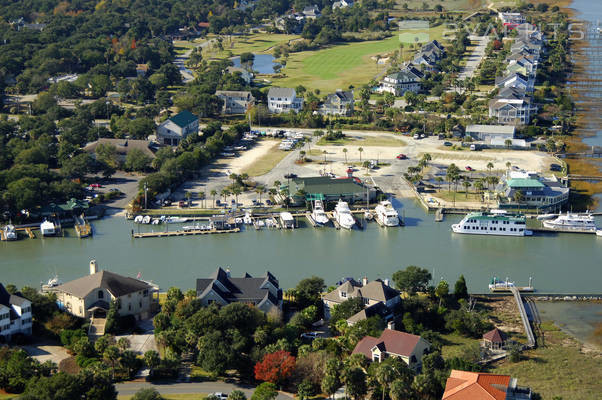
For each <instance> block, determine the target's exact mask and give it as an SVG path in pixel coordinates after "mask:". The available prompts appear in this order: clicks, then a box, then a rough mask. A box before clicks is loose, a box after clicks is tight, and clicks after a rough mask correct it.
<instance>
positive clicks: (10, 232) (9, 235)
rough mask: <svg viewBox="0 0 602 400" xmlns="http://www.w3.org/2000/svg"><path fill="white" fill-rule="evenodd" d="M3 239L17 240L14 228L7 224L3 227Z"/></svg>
mask: <svg viewBox="0 0 602 400" xmlns="http://www.w3.org/2000/svg"><path fill="white" fill-rule="evenodd" d="M4 239H5V240H17V231H16V230H15V226H14V225H12V224H8V225H6V226H5V227H4Z"/></svg>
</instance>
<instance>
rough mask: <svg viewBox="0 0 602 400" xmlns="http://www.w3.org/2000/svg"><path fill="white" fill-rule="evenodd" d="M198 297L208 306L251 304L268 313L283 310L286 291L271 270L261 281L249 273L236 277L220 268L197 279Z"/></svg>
mask: <svg viewBox="0 0 602 400" xmlns="http://www.w3.org/2000/svg"><path fill="white" fill-rule="evenodd" d="M196 294H197V298H198V299H199V300H200V301H201V303H202V304H203V305H204V306H208V305H210V304H213V303H216V304H219V305H222V306H225V305H228V304H230V303H235V302H239V303H245V304H251V305H253V306H255V307H257V308H258V309H260V310H261V311H263V312H266V313H267V312H269V311H270V310H272V309H273V308H274V307H275V308H277V309H279V310H282V289H280V286H279V284H278V280H277V279H276V278H275V277H274V275H272V274H271V273H270V272H269V271H266V274H265V276H263V277H258V278H254V277H252V276H251V275H250V274H248V273H245V274H244V275H243V276H242V277H240V278H233V277H232V276H231V275H230V270H225V271H224V270H223V269H222V268H218V269H217V270H216V271H215V272H214V273H213V275H211V276H210V277H209V278H204V279H197V280H196Z"/></svg>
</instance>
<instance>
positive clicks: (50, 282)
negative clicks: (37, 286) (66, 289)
mask: <svg viewBox="0 0 602 400" xmlns="http://www.w3.org/2000/svg"><path fill="white" fill-rule="evenodd" d="M62 284H63V281H61V280H60V279H59V276H58V275H54V277H52V278H50V279H48V282H46V284H44V285H42V290H48V289H52V288H54V287H57V286H60V285H62Z"/></svg>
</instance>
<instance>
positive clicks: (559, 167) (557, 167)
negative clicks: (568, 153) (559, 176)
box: [550, 164, 562, 172]
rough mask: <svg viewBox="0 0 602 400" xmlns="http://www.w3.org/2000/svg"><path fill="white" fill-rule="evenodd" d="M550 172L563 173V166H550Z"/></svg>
mask: <svg viewBox="0 0 602 400" xmlns="http://www.w3.org/2000/svg"><path fill="white" fill-rule="evenodd" d="M550 171H558V172H560V171H562V166H560V165H558V164H550Z"/></svg>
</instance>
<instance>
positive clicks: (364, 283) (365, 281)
mask: <svg viewBox="0 0 602 400" xmlns="http://www.w3.org/2000/svg"><path fill="white" fill-rule="evenodd" d="M367 284H368V277H367V276H365V275H364V277H363V278H362V286H366V285H367Z"/></svg>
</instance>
